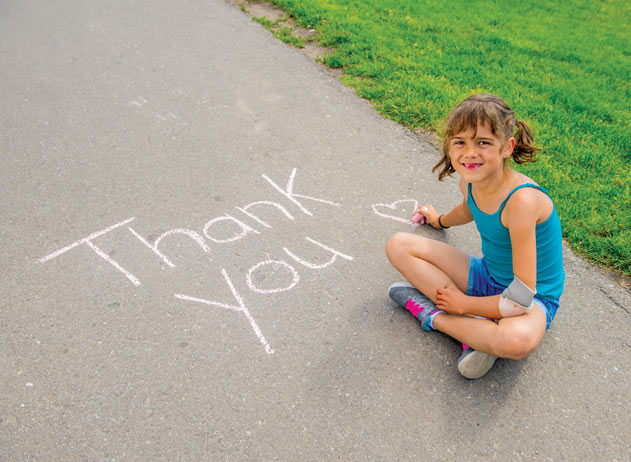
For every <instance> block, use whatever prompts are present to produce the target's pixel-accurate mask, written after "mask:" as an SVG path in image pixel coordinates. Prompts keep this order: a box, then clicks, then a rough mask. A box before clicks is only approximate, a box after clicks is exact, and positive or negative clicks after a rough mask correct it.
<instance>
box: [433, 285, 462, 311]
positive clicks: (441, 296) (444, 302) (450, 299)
mask: <svg viewBox="0 0 631 462" xmlns="http://www.w3.org/2000/svg"><path fill="white" fill-rule="evenodd" d="M465 298H466V295H465V294H463V293H462V292H461V291H460V290H458V289H457V288H456V287H445V288H443V289H437V290H436V307H438V308H440V309H441V310H445V311H447V312H449V313H453V314H461V313H460V311H462V309H463V307H464V304H465Z"/></svg>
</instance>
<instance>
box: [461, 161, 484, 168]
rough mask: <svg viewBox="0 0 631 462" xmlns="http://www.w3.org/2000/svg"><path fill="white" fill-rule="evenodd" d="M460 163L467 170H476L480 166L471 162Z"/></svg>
mask: <svg viewBox="0 0 631 462" xmlns="http://www.w3.org/2000/svg"><path fill="white" fill-rule="evenodd" d="M462 165H464V168H466V169H467V170H477V169H478V168H480V166H481V165H482V164H480V163H474V162H471V163H463V164H462Z"/></svg>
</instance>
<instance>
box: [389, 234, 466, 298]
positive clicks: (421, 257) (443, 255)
mask: <svg viewBox="0 0 631 462" xmlns="http://www.w3.org/2000/svg"><path fill="white" fill-rule="evenodd" d="M386 255H387V256H388V259H389V260H390V263H392V266H394V267H395V268H396V269H397V270H399V272H400V273H401V274H402V275H403V276H404V277H405V278H406V279H407V280H408V281H409V282H411V283H412V284H413V285H414V287H416V288H417V289H418V290H420V291H421V292H422V293H423V294H425V295H426V296H427V297H428V298H430V299H431V300H432V301H433V302H436V289H438V288H444V287H448V286H451V287H453V286H455V287H457V288H458V289H460V290H461V291H462V292H464V293H466V292H467V283H468V279H469V255H468V254H467V253H466V252H463V251H462V250H460V249H457V248H455V247H452V246H450V245H449V244H445V243H444V242H440V241H435V240H433V239H428V238H425V237H422V236H416V235H414V234H410V233H397V234H395V235H394V236H392V237H391V238H390V240H389V241H388V243H387V244H386Z"/></svg>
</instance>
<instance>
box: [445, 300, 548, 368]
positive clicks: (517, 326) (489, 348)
mask: <svg viewBox="0 0 631 462" xmlns="http://www.w3.org/2000/svg"><path fill="white" fill-rule="evenodd" d="M433 327H434V329H436V330H439V331H441V332H443V333H445V334H447V335H449V336H450V337H453V338H455V339H456V340H459V341H460V342H462V343H466V344H467V345H469V346H470V347H471V348H473V349H475V350H477V351H481V352H483V353H487V354H490V355H493V356H499V357H500V358H510V359H523V358H525V357H526V356H528V355H529V354H530V353H531V352H532V351H533V350H534V349H535V348H537V346H538V345H539V343H541V340H542V339H543V336H544V334H545V332H546V314H545V312H544V311H543V308H541V306H539V305H538V304H537V303H535V304H534V306H533V307H532V308H531V309H530V310H529V311H528V312H526V314H522V315H521V316H514V317H511V318H502V319H500V320H499V322H497V323H495V322H494V321H489V320H487V319H479V318H471V317H468V316H458V315H453V314H449V313H441V314H438V315H436V317H435V318H434V321H433Z"/></svg>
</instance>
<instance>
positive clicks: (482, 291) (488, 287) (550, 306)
mask: <svg viewBox="0 0 631 462" xmlns="http://www.w3.org/2000/svg"><path fill="white" fill-rule="evenodd" d="M504 289H506V287H505V286H503V285H501V284H499V283H497V282H495V281H494V280H493V278H492V277H491V275H490V274H489V270H488V268H487V267H486V261H484V257H482V258H480V257H474V256H473V255H469V282H468V284H467V295H470V296H472V297H489V296H492V295H497V294H501V293H502V292H504ZM534 302H535V303H537V304H538V305H539V306H541V308H543V311H545V313H546V330H548V329H549V328H550V323H551V322H552V320H553V319H554V316H555V315H556V313H557V309H558V308H559V299H558V298H557V299H556V300H550V299H547V298H543V297H540V296H539V295H535V299H534Z"/></svg>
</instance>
